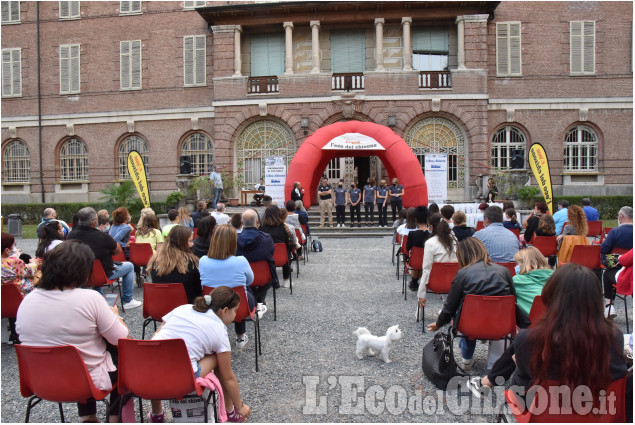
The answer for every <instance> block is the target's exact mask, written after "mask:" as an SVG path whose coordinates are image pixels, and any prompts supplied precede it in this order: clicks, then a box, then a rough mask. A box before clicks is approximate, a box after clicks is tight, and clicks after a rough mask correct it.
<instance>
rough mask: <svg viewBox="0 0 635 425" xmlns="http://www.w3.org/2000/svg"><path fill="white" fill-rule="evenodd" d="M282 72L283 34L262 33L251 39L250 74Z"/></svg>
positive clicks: (259, 74)
mask: <svg viewBox="0 0 635 425" xmlns="http://www.w3.org/2000/svg"><path fill="white" fill-rule="evenodd" d="M283 72H284V35H283V34H263V35H260V36H255V37H253V38H252V39H251V76H252V77H263V76H270V75H280V74H282V73H283Z"/></svg>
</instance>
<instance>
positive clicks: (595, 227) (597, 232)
mask: <svg viewBox="0 0 635 425" xmlns="http://www.w3.org/2000/svg"><path fill="white" fill-rule="evenodd" d="M587 227H588V230H587V233H586V235H587V237H589V238H596V237H598V236H600V237H601V236H602V220H598V221H587Z"/></svg>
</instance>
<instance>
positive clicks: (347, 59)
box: [331, 30, 366, 74]
mask: <svg viewBox="0 0 635 425" xmlns="http://www.w3.org/2000/svg"><path fill="white" fill-rule="evenodd" d="M365 69H366V35H365V34H364V31H362V30H352V31H331V72H333V73H334V74H347V73H360V72H364V70H365Z"/></svg>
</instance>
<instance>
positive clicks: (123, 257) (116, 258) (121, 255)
mask: <svg viewBox="0 0 635 425" xmlns="http://www.w3.org/2000/svg"><path fill="white" fill-rule="evenodd" d="M112 261H118V262H120V263H123V262H124V261H128V260H126V254H124V253H123V249H122V250H121V252H120V253H119V254H115V255H113V256H112Z"/></svg>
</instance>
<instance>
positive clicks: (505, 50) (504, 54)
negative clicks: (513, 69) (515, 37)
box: [496, 23, 509, 75]
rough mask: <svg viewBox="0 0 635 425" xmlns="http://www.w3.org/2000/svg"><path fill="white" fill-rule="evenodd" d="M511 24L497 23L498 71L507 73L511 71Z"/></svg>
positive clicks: (500, 73) (498, 72)
mask: <svg viewBox="0 0 635 425" xmlns="http://www.w3.org/2000/svg"><path fill="white" fill-rule="evenodd" d="M508 37H509V26H508V24H507V23H497V24H496V73H497V74H499V75H506V74H507V73H508V72H509V39H508Z"/></svg>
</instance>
